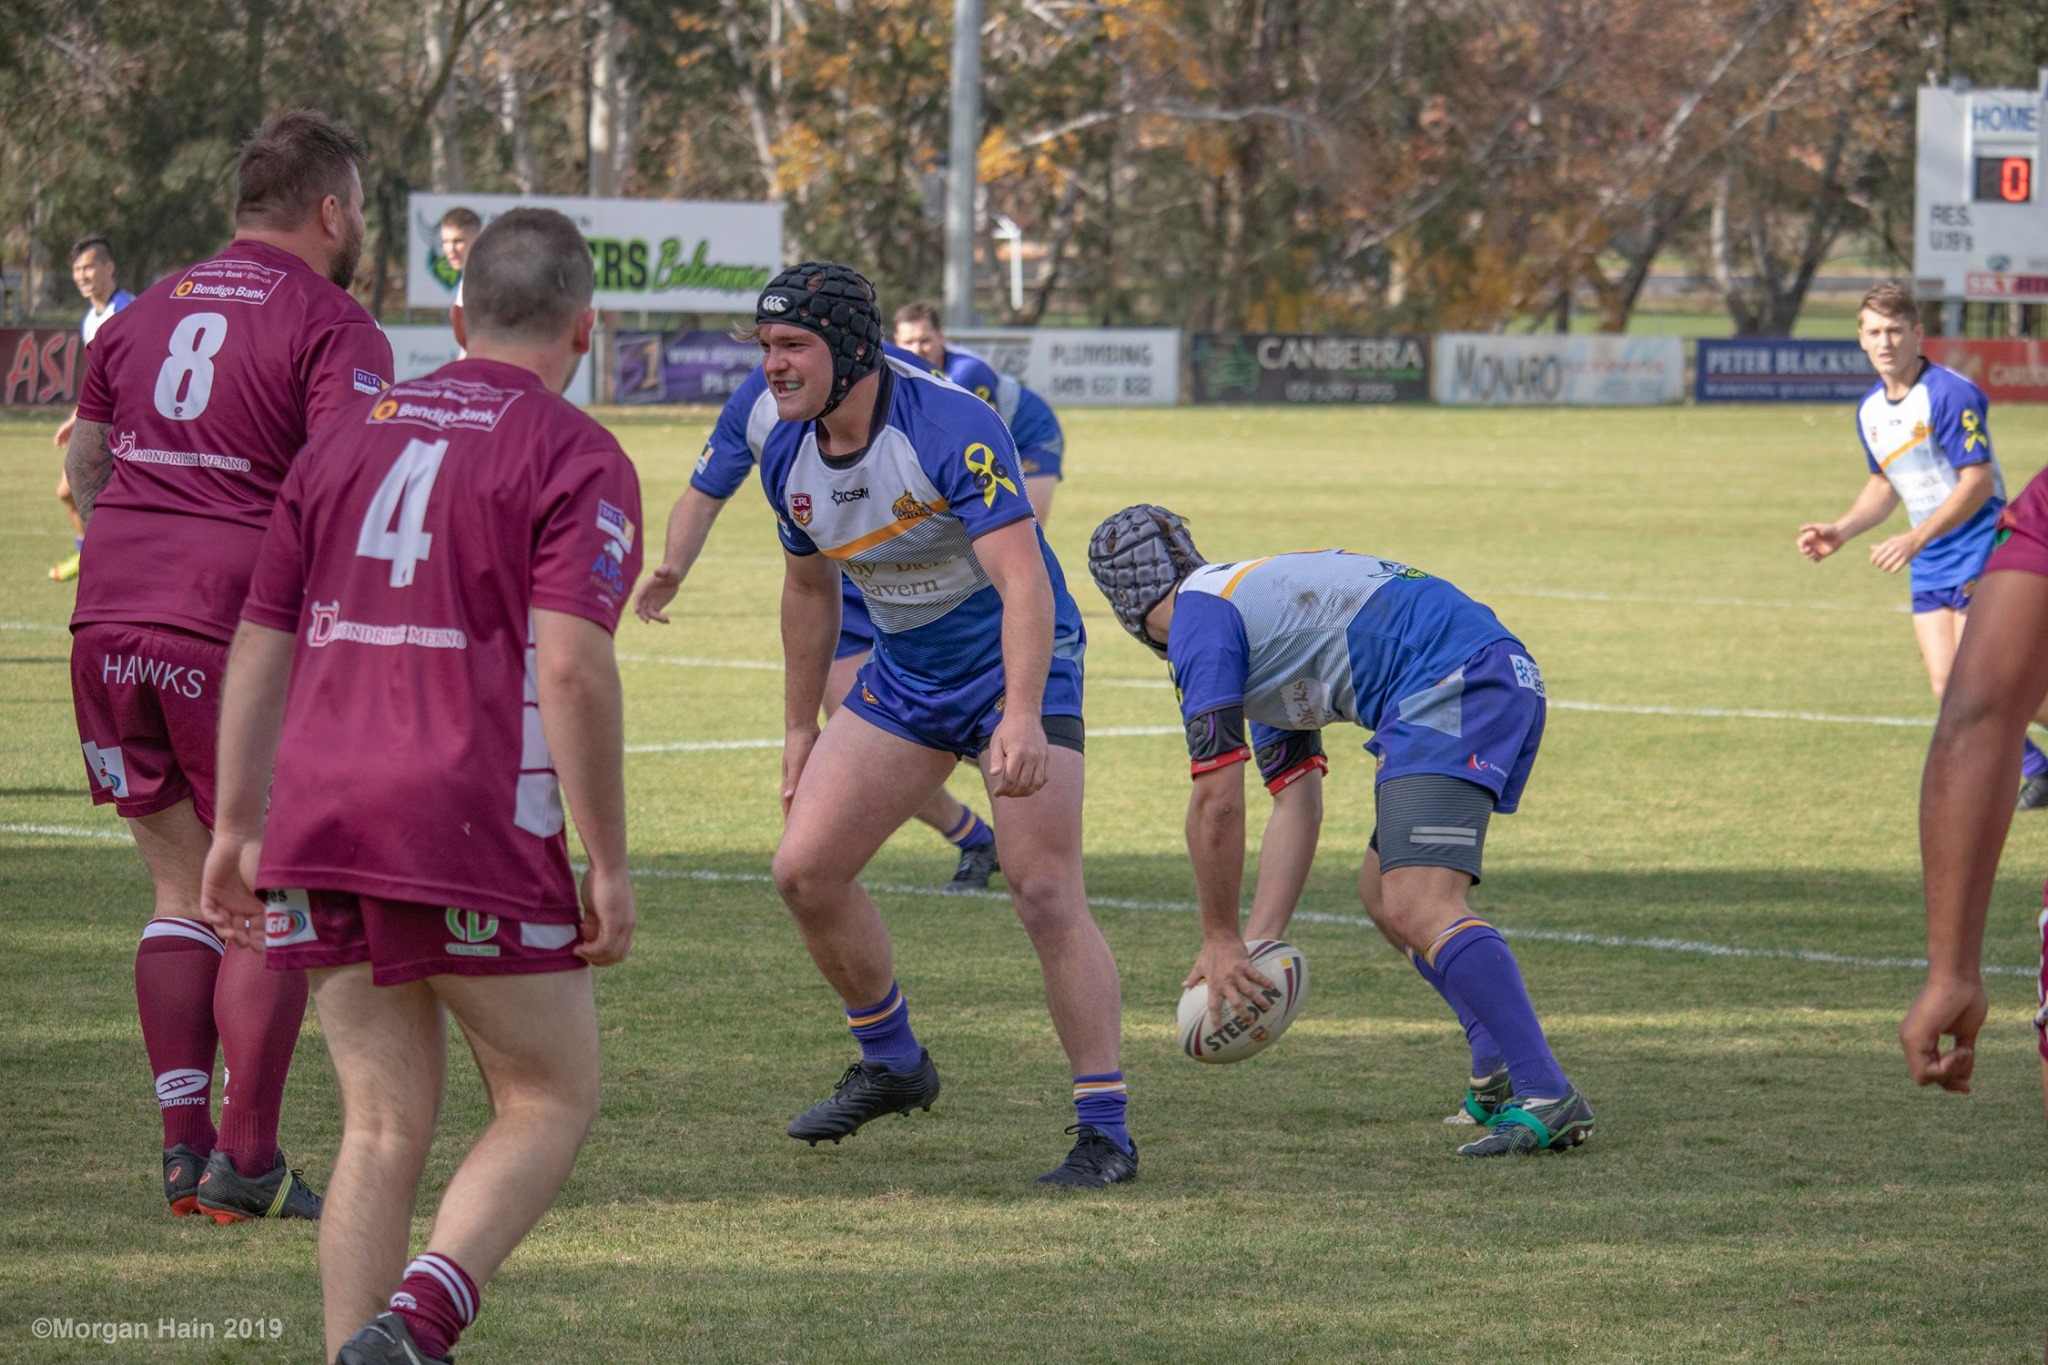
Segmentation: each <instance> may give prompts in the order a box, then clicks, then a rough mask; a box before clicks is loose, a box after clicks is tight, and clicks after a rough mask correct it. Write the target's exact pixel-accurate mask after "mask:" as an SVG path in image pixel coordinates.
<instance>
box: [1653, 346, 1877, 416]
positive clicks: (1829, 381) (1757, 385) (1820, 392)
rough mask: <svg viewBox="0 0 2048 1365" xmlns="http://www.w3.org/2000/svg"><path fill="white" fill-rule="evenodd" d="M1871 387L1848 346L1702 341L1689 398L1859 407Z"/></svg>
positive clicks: (1855, 350)
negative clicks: (1849, 404)
mask: <svg viewBox="0 0 2048 1365" xmlns="http://www.w3.org/2000/svg"><path fill="white" fill-rule="evenodd" d="M1876 382H1877V372H1876V371H1875V370H1873V369H1871V368H1870V359H1869V357H1867V356H1865V355H1864V354H1863V348H1862V347H1861V346H1859V345H1857V344H1856V343H1855V342H1853V341H1791V340H1788V339H1787V338H1785V337H1743V338H1738V339H1736V340H1733V341H1708V340H1705V339H1702V340H1701V341H1700V342H1699V352H1698V355H1697V357H1696V359H1695V360H1694V363H1693V390H1692V394H1693V398H1694V399H1695V400H1697V401H1698V402H1701V403H1859V402H1861V401H1862V400H1863V395H1864V394H1866V393H1869V392H1870V386H1871V385H1872V384H1875V383H1876Z"/></svg>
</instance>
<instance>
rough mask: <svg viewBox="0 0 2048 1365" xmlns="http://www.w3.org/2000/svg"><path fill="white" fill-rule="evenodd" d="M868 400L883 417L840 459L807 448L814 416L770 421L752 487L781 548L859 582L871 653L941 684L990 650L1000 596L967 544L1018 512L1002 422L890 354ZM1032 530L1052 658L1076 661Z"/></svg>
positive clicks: (1060, 595)
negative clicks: (764, 502)
mask: <svg viewBox="0 0 2048 1365" xmlns="http://www.w3.org/2000/svg"><path fill="white" fill-rule="evenodd" d="M881 397H882V401H883V403H884V404H886V418H885V419H884V420H882V421H881V422H878V423H877V426H876V429H875V431H874V434H873V437H872V439H871V440H870V441H869V443H868V447H867V449H866V450H864V451H862V452H861V453H860V454H858V455H855V456H853V457H851V458H850V459H847V460H840V459H836V458H834V459H827V458H826V457H824V456H823V455H821V454H819V452H818V440H817V435H816V430H815V428H816V423H813V422H805V423H801V424H796V423H783V424H780V425H778V426H777V427H776V428H775V429H774V430H773V431H772V432H771V433H770V434H769V437H768V442H767V447H766V449H765V450H764V451H763V452H762V455H761V487H762V489H763V491H765V492H766V493H767V495H768V501H769V503H770V505H771V506H773V507H774V508H775V514H776V519H777V522H778V524H779V525H780V527H781V530H782V543H783V546H784V547H785V548H786V549H787V550H788V551H789V552H790V553H791V554H797V555H808V554H814V553H817V552H818V551H823V552H824V553H825V554H827V555H830V556H831V557H832V558H833V559H834V560H837V561H838V563H839V566H840V568H841V569H843V570H845V572H846V574H847V576H848V577H849V578H851V579H852V580H853V581H854V582H855V583H856V584H857V585H858V586H859V587H860V590H861V593H862V595H863V596H864V597H865V598H866V600H867V606H868V615H869V617H870V618H871V619H872V620H873V622H874V625H875V652H876V655H877V656H878V657H879V658H880V659H881V661H882V662H883V663H884V664H885V665H887V666H888V667H890V668H891V669H893V670H894V671H895V672H896V673H897V674H899V675H900V676H901V677H903V678H904V679H905V680H906V681H908V682H910V683H912V684H913V685H916V686H919V687H927V688H933V689H941V688H946V687H951V686H955V685H958V684H960V683H962V682H964V681H966V680H967V679H970V678H973V677H975V676H976V675H978V674H980V673H983V672H985V671H987V670H988V669H991V668H994V667H997V666H999V665H1000V664H1001V663H1002V657H1003V651H1002V598H1001V597H1000V596H999V595H998V594H997V592H996V590H995V589H994V588H993V587H991V586H990V585H989V581H988V575H987V574H985V573H983V572H982V568H981V564H980V562H979V561H978V560H977V559H976V558H975V557H974V548H973V542H974V540H975V538H976V537H978V536H982V535H986V534H987V533H988V532H990V531H994V530H998V529H1000V528H1002V527H1004V526H1007V525H1009V524H1010V523H1012V522H1016V521H1022V520H1025V519H1026V518H1029V517H1030V516H1031V502H1030V500H1029V499H1028V498H1027V497H1026V496H1025V494H1024V487H1023V479H1022V478H1021V477H1020V475H1019V473H1018V469H1017V452H1016V447H1015V446H1014V444H1013V443H1012V442H1011V440H1010V433H1009V429H1008V428H1006V427H1005V426H1004V425H1003V423H1002V419H1001V418H999V417H997V416H996V414H995V411H994V409H992V408H990V407H989V405H988V404H986V403H984V402H982V401H981V400H980V399H978V398H976V397H974V396H973V395H972V394H969V393H967V392H966V391H965V390H963V389H961V388H960V387H959V386H957V385H955V384H952V383H950V382H948V381H947V380H945V379H944V378H941V377H938V376H935V375H932V374H930V373H929V372H927V371H926V370H925V369H923V368H922V367H921V365H919V364H918V363H916V362H906V361H902V360H898V359H896V358H895V357H894V356H891V357H890V359H889V361H888V367H887V369H886V370H885V372H884V374H883V393H882V395H881ZM1033 531H1034V533H1037V527H1036V523H1035V522H1034V524H1033ZM1037 534H1038V550H1039V553H1040V554H1041V555H1042V556H1044V559H1045V571H1046V576H1047V577H1048V578H1050V579H1051V580H1052V595H1053V656H1054V657H1055V658H1065V659H1074V660H1077V661H1078V660H1079V659H1080V658H1081V655H1082V653H1083V651H1084V650H1085V648H1086V643H1085V641H1086V637H1085V636H1084V635H1083V633H1082V630H1081V613H1080V610H1079V608H1077V607H1076V606H1075V605H1074V599H1073V596H1072V595H1071V594H1070V593H1069V592H1068V591H1067V584H1066V577H1065V575H1063V574H1062V573H1061V572H1060V565H1059V561H1058V560H1057V559H1055V558H1053V553H1052V550H1051V549H1050V547H1048V546H1047V545H1046V543H1045V536H1044V535H1043V534H1042V533H1037Z"/></svg>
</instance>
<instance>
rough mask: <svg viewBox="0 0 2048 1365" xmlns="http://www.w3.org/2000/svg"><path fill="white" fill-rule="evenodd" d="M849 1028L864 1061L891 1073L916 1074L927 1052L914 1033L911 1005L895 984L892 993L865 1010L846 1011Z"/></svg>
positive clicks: (890, 991)
mask: <svg viewBox="0 0 2048 1365" xmlns="http://www.w3.org/2000/svg"><path fill="white" fill-rule="evenodd" d="M846 1026H847V1027H848V1028H850V1029H852V1030H853V1036H854V1037H855V1038H856V1039H858V1040H859V1042H860V1059H861V1060H862V1061H864V1062H880V1063H881V1064H882V1065H883V1066H886V1067H888V1068H889V1069H890V1070H891V1071H914V1070H916V1069H917V1062H918V1058H919V1057H921V1056H923V1055H924V1049H923V1048H922V1047H919V1046H918V1042H917V1035H916V1034H914V1033H912V1032H911V1031H910V1003H909V1002H908V1001H907V1000H905V999H904V998H903V992H902V991H901V990H899V989H898V988H897V985H896V983H895V982H893V981H891V982H890V983H889V993H888V994H887V995H885V996H883V997H882V998H881V999H880V1000H879V1001H877V1002H876V1003H874V1004H872V1005H869V1006H867V1007H866V1008H864V1009H851V1008H849V1009H848V1010H847V1011H846Z"/></svg>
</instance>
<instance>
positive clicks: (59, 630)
mask: <svg viewBox="0 0 2048 1365" xmlns="http://www.w3.org/2000/svg"><path fill="white" fill-rule="evenodd" d="M0 630H36V631H48V632H49V633H50V634H52V635H69V634H70V633H71V627H69V626H59V625H52V624H51V623H50V622H48V621H0Z"/></svg>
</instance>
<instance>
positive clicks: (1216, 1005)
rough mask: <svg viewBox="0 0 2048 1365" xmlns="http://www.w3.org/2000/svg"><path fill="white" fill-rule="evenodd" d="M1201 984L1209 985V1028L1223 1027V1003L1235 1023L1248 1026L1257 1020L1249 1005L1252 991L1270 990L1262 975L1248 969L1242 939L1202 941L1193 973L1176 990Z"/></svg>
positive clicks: (1268, 983)
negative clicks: (1234, 1019)
mask: <svg viewBox="0 0 2048 1365" xmlns="http://www.w3.org/2000/svg"><path fill="white" fill-rule="evenodd" d="M1203 981H1207V982H1208V983H1209V1027H1210V1028H1221V1027H1223V1004H1224V1002H1225V1001H1226V1000H1227V1001H1229V1002H1230V1007H1231V1008H1232V1009H1233V1010H1235V1011H1236V1012H1237V1019H1238V1022H1239V1023H1241V1024H1249V1023H1251V1021H1252V1020H1253V1019H1255V1018H1257V1017H1258V1011H1257V1010H1256V1009H1255V1008H1254V1007H1253V1005H1252V991H1253V990H1254V989H1258V988H1261V987H1263V988H1264V989H1266V990H1269V991H1270V990H1272V989H1274V986H1273V983H1272V982H1271V981H1270V980H1268V979H1267V977H1266V975H1265V973H1263V972H1261V971H1260V970H1259V969H1258V968H1257V967H1254V966H1252V960H1251V955H1250V954H1249V953H1247V952H1245V950H1244V943H1243V941H1242V940H1235V941H1229V942H1225V941H1221V940H1219V941H1217V942H1215V943H1210V942H1207V941H1204V942H1203V944H1202V955H1201V956H1200V957H1198V958H1196V959H1195V966H1194V970H1193V971H1191V972H1189V973H1188V978H1187V980H1185V981H1183V982H1181V983H1180V988H1181V989H1182V990H1187V989H1189V988H1190V987H1193V986H1195V985H1197V984H1199V983H1200V982H1203Z"/></svg>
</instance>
